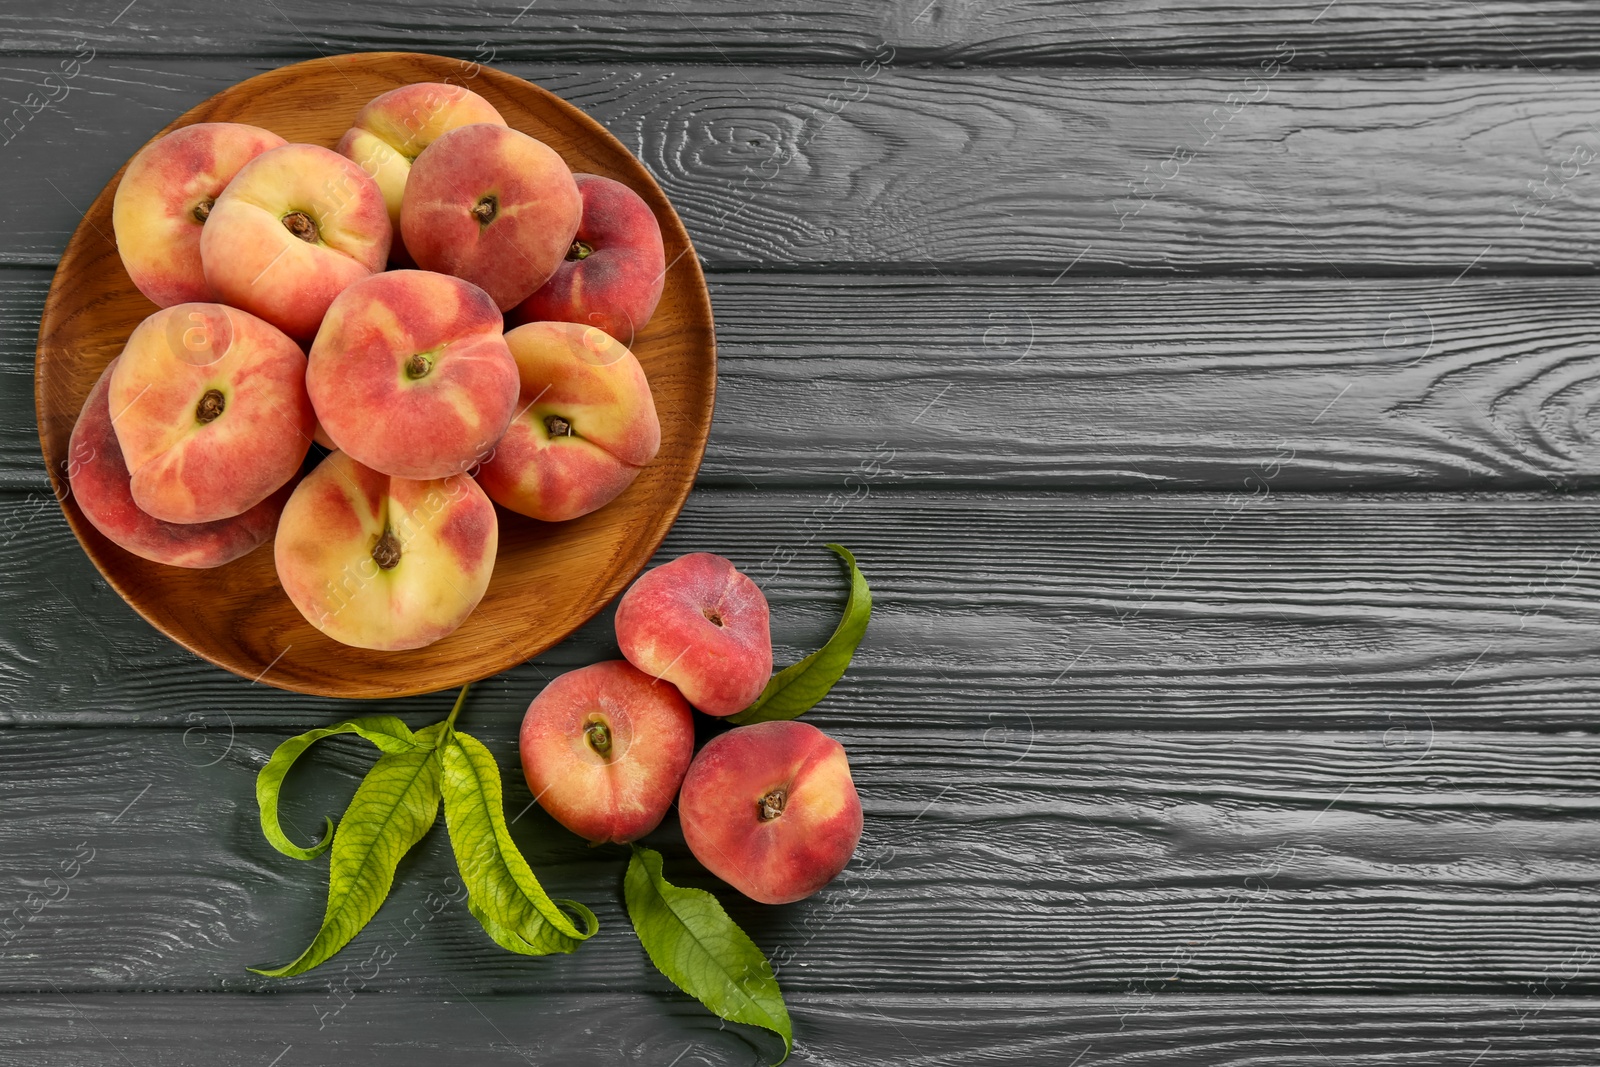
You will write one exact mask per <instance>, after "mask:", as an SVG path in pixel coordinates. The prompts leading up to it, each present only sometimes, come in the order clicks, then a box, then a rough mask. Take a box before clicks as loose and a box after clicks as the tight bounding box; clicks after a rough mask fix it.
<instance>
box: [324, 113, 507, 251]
mask: <svg viewBox="0 0 1600 1067" xmlns="http://www.w3.org/2000/svg"><path fill="white" fill-rule="evenodd" d="M480 122H486V123H489V124H490V125H494V126H504V125H505V124H506V120H505V119H503V118H501V117H500V112H498V111H496V110H495V108H494V105H493V104H491V103H489V101H487V100H485V99H484V98H483V97H481V96H479V95H478V94H477V93H475V92H473V91H472V90H470V89H464V88H462V87H461V86H459V85H447V84H445V83H443V82H415V83H413V84H411V85H402V86H400V88H398V89H391V90H389V91H388V92H386V93H384V94H383V95H382V96H377V97H374V98H373V99H371V100H369V101H368V102H367V104H366V106H365V107H363V108H362V109H361V110H360V111H358V112H356V117H355V122H354V123H353V124H352V125H351V127H350V129H349V130H348V131H347V132H346V133H345V135H344V136H343V137H342V138H340V139H339V145H338V149H337V151H338V152H339V154H340V155H342V156H344V157H345V158H346V159H350V160H353V161H354V162H356V163H358V164H360V165H361V169H362V170H364V171H366V172H367V173H368V174H370V175H372V178H373V180H374V181H376V182H377V183H378V188H379V189H382V190H383V202H384V204H385V205H386V206H387V207H388V209H389V222H390V223H391V224H392V225H393V226H394V229H395V232H396V233H399V231H400V199H401V195H402V194H403V193H404V192H405V189H406V178H407V176H408V175H410V173H411V164H412V162H413V161H414V160H415V159H416V158H417V156H418V155H420V154H421V152H422V150H423V149H424V148H427V147H428V146H429V145H430V144H432V143H433V142H434V140H435V139H436V138H438V136H439V135H440V134H442V133H444V132H445V131H447V130H453V129H455V128H456V127H457V126H470V125H473V124H474V123H480ZM395 245H396V250H398V248H399V242H398V241H397V242H395Z"/></svg>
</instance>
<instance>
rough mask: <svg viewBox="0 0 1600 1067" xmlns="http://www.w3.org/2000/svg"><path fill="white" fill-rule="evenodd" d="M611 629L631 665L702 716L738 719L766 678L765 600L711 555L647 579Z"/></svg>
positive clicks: (622, 604)
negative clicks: (667, 686) (676, 693)
mask: <svg viewBox="0 0 1600 1067" xmlns="http://www.w3.org/2000/svg"><path fill="white" fill-rule="evenodd" d="M616 627H617V644H618V645H619V646H620V647H621V648H622V654H623V655H624V656H626V657H627V659H628V662H629V663H631V664H633V665H634V666H635V667H638V668H639V669H640V670H641V671H644V672H645V673H646V674H648V675H650V676H651V677H652V678H664V679H666V680H667V681H669V682H671V683H672V684H673V685H675V686H677V687H678V690H679V692H681V693H683V695H684V697H685V698H686V699H687V700H688V701H689V703H691V704H693V705H694V706H695V707H697V708H699V709H700V710H701V711H703V712H705V713H706V714H707V715H718V716H721V715H736V714H738V713H739V712H741V711H743V710H744V709H745V708H747V707H749V706H750V705H751V704H752V703H754V702H755V699H756V697H758V696H760V695H761V691H762V690H763V689H765V688H766V685H767V682H768V680H769V679H770V678H771V677H772V630H771V625H770V621H769V618H768V613H767V598H766V597H764V596H762V595H761V590H760V588H759V587H758V586H757V585H756V583H755V582H753V581H751V580H750V579H749V577H748V576H746V575H745V574H742V573H741V572H739V571H738V570H736V569H734V566H733V564H732V563H729V562H728V561H727V560H725V559H723V558H722V557H721V556H717V555H713V554H712V553H710V552H693V553H690V554H689V555H687V556H679V557H678V558H677V559H675V560H673V561H672V562H670V563H663V564H662V565H661V566H659V567H657V568H655V569H654V570H651V571H646V572H645V573H644V574H643V575H641V576H640V578H639V580H638V581H636V582H634V583H633V585H632V587H630V588H629V589H628V591H627V592H626V593H624V594H623V595H622V599H621V600H620V601H619V602H618V604H617V617H616Z"/></svg>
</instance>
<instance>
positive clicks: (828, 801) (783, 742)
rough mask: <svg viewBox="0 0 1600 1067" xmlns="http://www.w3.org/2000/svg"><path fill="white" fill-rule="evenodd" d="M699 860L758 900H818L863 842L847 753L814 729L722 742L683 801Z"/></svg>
mask: <svg viewBox="0 0 1600 1067" xmlns="http://www.w3.org/2000/svg"><path fill="white" fill-rule="evenodd" d="M678 817H679V819H680V821H681V822H682V824H683V839H684V840H685V841H686V842H688V845H689V850H690V851H691V852H693V853H694V855H695V858H696V859H698V860H699V861H700V862H701V863H702V864H703V865H704V866H705V868H706V870H708V871H710V872H711V873H712V874H714V875H716V876H717V877H718V878H721V879H722V880H723V881H724V882H727V883H728V884H729V885H731V886H733V887H734V888H735V889H737V890H738V891H739V892H741V893H743V894H744V895H745V896H747V897H749V898H750V899H751V900H758V901H760V902H761V903H763V904H787V903H789V902H791V901H795V900H801V899H803V898H805V897H809V896H810V895H811V894H813V893H815V892H816V891H817V890H819V889H821V888H822V887H823V886H825V885H827V884H828V883H829V882H831V881H832V880H833V877H834V875H836V874H838V873H839V872H840V871H842V870H844V867H845V864H847V863H849V862H850V856H851V855H852V854H853V853H854V852H855V850H856V842H858V841H860V840H861V798H860V797H858V796H857V795H856V787H855V783H854V782H853V781H851V779H850V761H849V760H848V759H846V758H845V754H844V747H843V746H842V745H840V744H839V742H837V741H835V740H834V739H833V738H831V737H829V736H828V735H827V734H825V733H823V732H822V731H821V730H819V729H817V728H816V727H815V726H812V725H810V724H809V723H803V722H796V721H794V720H788V721H777V722H759V723H755V724H753V725H751V726H740V727H736V728H734V729H732V730H729V731H728V732H727V733H725V734H722V735H721V736H719V737H715V738H713V739H712V740H711V741H710V742H708V743H707V744H706V746H705V748H703V749H701V750H700V754H699V755H698V756H696V757H695V758H694V762H693V763H692V764H690V765H689V773H688V775H687V776H685V778H684V780H683V791H682V792H681V793H680V794H679V795H678Z"/></svg>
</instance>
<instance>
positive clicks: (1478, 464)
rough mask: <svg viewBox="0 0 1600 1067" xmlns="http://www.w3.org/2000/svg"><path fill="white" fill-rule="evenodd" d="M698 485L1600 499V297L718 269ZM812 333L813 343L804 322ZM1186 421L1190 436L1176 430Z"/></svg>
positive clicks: (17, 428) (1439, 287)
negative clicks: (871, 469)
mask: <svg viewBox="0 0 1600 1067" xmlns="http://www.w3.org/2000/svg"><path fill="white" fill-rule="evenodd" d="M48 285H49V278H48V275H47V273H46V272H44V271H42V270H38V269H17V270H6V271H0V487H4V488H11V489H41V488H43V487H45V485H46V481H45V476H44V470H43V468H42V466H41V464H40V459H39V445H38V438H37V433H36V430H35V423H34V416H33V393H32V388H33V387H32V374H33V358H34V340H35V334H36V333H37V330H38V319H39V313H40V310H41V308H42V307H43V303H44V296H45V292H46V290H47V288H48ZM712 300H713V302H714V306H715V308H716V314H717V318H718V320H719V321H718V342H719V345H718V356H719V360H720V366H719V372H720V380H719V383H718V395H717V411H716V419H715V423H714V425H713V429H712V435H711V442H710V446H709V449H708V451H707V454H706V460H705V465H704V467H703V468H702V470H701V476H700V483H701V484H702V485H706V486H714V487H724V488H726V487H735V486H737V487H744V488H749V487H750V486H751V485H752V484H754V485H759V486H761V487H763V488H784V489H799V488H803V487H808V486H810V487H819V486H820V487H826V488H827V489H836V488H838V487H839V485H840V484H841V483H842V482H844V481H845V479H846V478H849V477H851V476H852V475H854V476H857V477H859V476H860V475H861V473H863V472H862V470H861V464H862V463H863V461H869V462H870V460H871V457H873V456H875V455H877V456H885V457H887V456H891V455H892V457H893V458H892V459H890V460H888V461H887V466H889V467H891V468H892V469H893V481H894V483H895V484H906V485H912V484H915V485H924V486H925V485H941V486H952V487H953V486H973V487H983V488H1000V487H1029V486H1033V487H1045V486H1050V487H1072V488H1101V487H1105V488H1110V487H1131V488H1136V489H1150V488H1152V487H1159V488H1161V489H1183V490H1191V489H1207V488H1213V489H1216V488H1220V489H1224V490H1241V489H1244V488H1245V486H1246V485H1247V483H1248V484H1250V485H1254V484H1255V483H1254V481H1253V480H1252V478H1253V476H1256V475H1257V473H1258V471H1259V470H1260V469H1261V468H1262V466H1263V464H1269V465H1270V464H1271V463H1272V462H1273V461H1274V459H1275V458H1276V457H1280V456H1283V455H1288V454H1290V453H1292V456H1293V458H1292V460H1290V461H1289V462H1286V463H1280V464H1279V465H1278V472H1277V474H1276V476H1275V477H1274V479H1273V482H1272V484H1273V486H1274V488H1276V489H1280V490H1291V489H1327V488H1330V487H1336V488H1341V489H1372V488H1409V489H1418V488H1424V487H1426V488H1430V489H1446V488H1478V489H1484V488H1499V489H1527V488H1534V489H1547V488H1559V489H1592V488H1595V487H1597V486H1600V437H1597V435H1596V434H1595V433H1594V432H1592V431H1593V419H1592V417H1591V409H1592V408H1593V407H1594V405H1595V404H1596V402H1597V400H1600V378H1597V377H1596V374H1595V372H1594V369H1593V368H1594V367H1595V363H1594V361H1593V360H1592V359H1590V358H1588V357H1589V351H1590V348H1591V342H1590V338H1592V337H1594V336H1596V334H1597V333H1600V310H1597V309H1600V280H1595V279H1553V278H1524V279H1515V280H1503V279H1493V280H1489V279H1485V280H1466V281H1462V282H1460V283H1459V284H1456V285H1450V284H1448V283H1446V282H1429V281H1417V280H1384V281H1354V282H1348V283H1338V284H1333V285H1329V284H1327V283H1326V282H1322V281H1311V280H1300V281H1295V280H1271V281H1244V280H1240V279H1215V278H1213V279H1186V280H1154V279H1128V278H1124V279H1114V280H1113V279H1083V280H1079V281H1074V282H1062V283H1060V284H1058V285H1055V286H1051V285H1048V284H1047V283H1046V282H1042V281H1038V280H1030V279H1022V278H1007V279H983V278H960V279H948V280H946V279H922V278H904V277H895V276H889V275H876V276H872V277H870V278H848V279H844V278H830V277H826V276H816V275H764V274H752V275H742V274H721V275H714V276H713V277H712ZM797 324H804V325H803V326H800V325H797ZM1174 412H1182V413H1183V417H1182V418H1174V417H1173V413H1174Z"/></svg>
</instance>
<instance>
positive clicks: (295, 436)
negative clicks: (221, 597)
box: [110, 304, 316, 522]
mask: <svg viewBox="0 0 1600 1067" xmlns="http://www.w3.org/2000/svg"><path fill="white" fill-rule="evenodd" d="M305 376H306V357H305V355H304V353H302V352H301V351H300V346H299V345H297V344H295V343H294V342H293V341H291V340H290V339H289V338H288V337H286V336H285V335H284V334H283V333H282V331H280V330H277V329H275V328H274V327H273V326H271V325H270V324H268V323H266V322H263V321H262V320H261V319H258V318H256V317H255V316H254V315H251V314H250V313H248V312H245V311H240V310H238V309H237V308H230V307H227V306H225V305H222V304H174V305H173V306H172V307H169V308H163V309H161V310H160V311H157V312H156V313H155V314H153V315H151V316H150V317H149V318H147V319H145V320H144V321H143V322H141V323H140V324H139V325H138V326H136V327H134V330H133V333H132V334H130V335H129V336H128V343H127V344H126V345H124V346H123V349H122V355H121V356H120V357H118V359H117V369H116V370H115V371H114V372H113V373H112V375H111V400H110V403H111V409H112V411H113V412H114V413H115V419H116V429H117V440H118V441H119V442H120V443H121V445H122V458H123V460H124V462H126V463H127V465H128V470H129V471H131V472H132V474H133V481H132V489H133V499H134V500H135V501H137V502H138V504H139V506H140V507H141V508H143V509H144V510H145V511H148V512H149V513H150V514H151V515H153V516H155V517H156V518H158V519H164V520H166V521H167V522H211V521H213V520H216V519H226V518H230V517H232V516H234V515H239V514H242V513H243V512H245V511H248V510H250V509H251V508H253V507H255V506H256V505H257V504H259V503H261V501H263V500H265V499H266V498H267V497H268V496H270V495H271V494H272V493H273V491H274V490H276V489H277V488H278V487H279V486H281V485H283V484H284V483H285V482H287V481H288V480H289V479H290V478H292V477H294V475H295V473H296V472H298V471H299V469H300V464H301V463H302V462H304V460H305V457H306V451H307V449H309V448H310V447H311V433H312V431H313V430H314V429H315V426H316V417H315V415H313V413H312V411H311V401H310V399H309V398H308V397H307V396H306V386H305Z"/></svg>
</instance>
